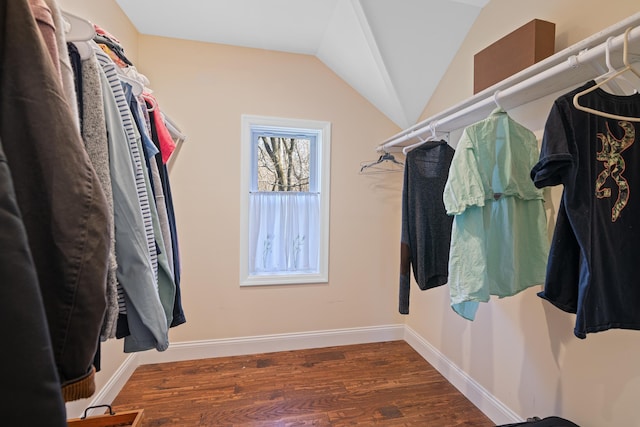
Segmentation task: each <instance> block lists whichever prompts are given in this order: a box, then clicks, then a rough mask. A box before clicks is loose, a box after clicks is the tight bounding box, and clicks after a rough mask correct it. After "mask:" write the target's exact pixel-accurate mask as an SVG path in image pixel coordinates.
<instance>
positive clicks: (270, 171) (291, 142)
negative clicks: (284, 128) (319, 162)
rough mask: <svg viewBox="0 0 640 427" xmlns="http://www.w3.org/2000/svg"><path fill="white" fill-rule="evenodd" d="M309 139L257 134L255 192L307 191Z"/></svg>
mask: <svg viewBox="0 0 640 427" xmlns="http://www.w3.org/2000/svg"><path fill="white" fill-rule="evenodd" d="M310 151H311V141H310V140H309V139H302V138H291V137H282V136H269V135H260V136H258V150H257V154H258V170H257V173H258V176H257V178H258V191H295V192H308V191H309V171H310V163H309V154H310Z"/></svg>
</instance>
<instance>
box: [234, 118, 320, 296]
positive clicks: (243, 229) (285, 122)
mask: <svg viewBox="0 0 640 427" xmlns="http://www.w3.org/2000/svg"><path fill="white" fill-rule="evenodd" d="M241 126H242V127H241V153H240V160H241V166H240V286H262V285H292V284H305V283H327V282H328V281H329V195H330V194H331V192H330V183H331V180H330V176H331V173H330V172H331V171H330V159H331V123H330V122H325V121H318V120H302V119H287V118H279V117H265V116H254V115H246V114H243V115H242V117H241ZM253 126H275V127H285V128H299V129H310V130H314V131H317V132H319V136H318V144H320V153H319V156H318V170H319V171H320V175H321V176H320V182H319V183H318V186H319V190H320V218H321V222H320V248H319V256H320V262H319V264H320V265H319V272H318V273H314V274H305V273H283V274H273V275H259V276H251V275H249V258H248V250H249V189H250V188H251V183H250V177H251V170H250V167H251V153H252V150H251V144H252V140H251V128H252V127H253Z"/></svg>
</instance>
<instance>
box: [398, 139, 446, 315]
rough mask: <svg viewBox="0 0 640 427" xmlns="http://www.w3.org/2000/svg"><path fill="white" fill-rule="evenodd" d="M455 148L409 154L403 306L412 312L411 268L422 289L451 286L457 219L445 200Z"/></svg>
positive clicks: (435, 146) (428, 146)
mask: <svg viewBox="0 0 640 427" xmlns="http://www.w3.org/2000/svg"><path fill="white" fill-rule="evenodd" d="M454 152H455V151H454V149H453V148H451V146H449V145H448V144H447V142H446V141H430V142H426V143H425V144H423V145H421V146H420V147H418V148H416V149H414V150H411V151H410V152H409V153H407V158H406V160H405V164H404V187H403V190H402V238H401V240H400V304H399V311H400V313H402V314H408V313H409V291H410V288H411V286H410V273H409V270H410V267H411V266H412V267H413V277H414V278H415V280H416V283H417V284H418V286H419V287H420V289H422V290H426V289H431V288H434V287H436V286H441V285H444V284H445V283H447V279H448V274H449V272H448V268H449V246H450V244H451V226H452V224H453V217H452V216H449V215H447V212H446V209H445V207H444V202H443V200H442V194H443V192H444V186H445V184H446V183H447V178H448V177H449V166H450V165H451V160H452V159H453V154H454Z"/></svg>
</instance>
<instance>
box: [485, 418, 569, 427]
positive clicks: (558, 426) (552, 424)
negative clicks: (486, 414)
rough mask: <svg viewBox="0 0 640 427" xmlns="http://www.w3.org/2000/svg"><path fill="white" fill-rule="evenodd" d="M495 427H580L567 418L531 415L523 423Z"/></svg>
mask: <svg viewBox="0 0 640 427" xmlns="http://www.w3.org/2000/svg"><path fill="white" fill-rule="evenodd" d="M496 427H580V426H579V425H578V424H576V423H572V422H571V421H569V420H565V419H564V418H560V417H546V418H542V419H540V418H538V417H533V418H529V419H527V421H525V422H523V423H515V424H504V425H501V426H496Z"/></svg>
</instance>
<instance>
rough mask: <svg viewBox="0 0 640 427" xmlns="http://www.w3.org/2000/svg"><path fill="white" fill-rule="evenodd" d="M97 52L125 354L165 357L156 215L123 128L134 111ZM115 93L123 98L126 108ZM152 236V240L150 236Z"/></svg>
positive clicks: (134, 146)
mask: <svg viewBox="0 0 640 427" xmlns="http://www.w3.org/2000/svg"><path fill="white" fill-rule="evenodd" d="M94 52H95V53H96V55H97V59H98V62H99V63H100V65H101V66H102V68H101V73H100V78H101V82H102V92H103V100H104V103H105V104H104V109H105V118H106V121H107V129H108V133H107V134H108V136H109V158H110V170H111V182H112V186H113V201H114V210H115V215H114V217H115V235H116V258H117V261H118V270H117V275H118V284H119V286H120V287H121V288H122V289H123V291H124V292H123V293H122V296H123V298H124V301H123V302H124V304H123V305H122V306H121V307H120V315H121V316H122V315H124V314H126V317H127V321H126V324H127V327H128V332H130V333H128V334H127V335H126V338H125V352H131V351H142V350H148V349H150V348H156V349H157V350H158V351H164V350H166V349H167V348H168V347H169V339H168V326H167V319H166V318H165V315H164V311H163V309H162V304H161V302H160V297H159V295H158V292H157V289H156V286H157V273H156V271H157V270H155V268H156V267H154V265H153V262H152V259H151V253H150V246H151V245H153V249H154V252H155V248H156V246H155V240H154V236H153V224H152V223H151V214H150V211H149V210H148V209H149V206H148V204H147V214H146V217H145V214H143V211H142V207H141V202H140V197H141V194H140V193H141V192H144V195H145V196H146V197H147V203H148V194H147V193H146V185H145V183H144V175H143V172H142V170H141V169H140V168H141V163H140V157H139V156H140V153H139V151H137V154H138V160H137V161H136V158H135V157H134V155H135V152H134V149H136V150H137V148H138V147H137V144H136V143H135V141H133V143H131V141H130V140H129V139H128V135H127V132H126V131H125V127H124V124H123V118H122V117H123V116H122V113H123V111H124V109H127V111H128V106H127V105H126V100H125V98H124V94H123V92H122V86H121V84H120V81H119V80H118V77H117V75H116V74H115V71H114V69H113V67H114V66H115V65H113V62H112V61H111V60H110V59H109V57H108V56H107V55H106V54H105V53H104V52H102V50H100V49H99V48H98V47H97V46H96V47H94ZM107 72H108V73H109V76H107V74H106V73H107ZM115 93H118V94H119V96H118V98H119V99H120V100H121V102H120V104H119V103H118V100H117V99H118V98H116V95H115ZM147 223H148V226H147ZM149 231H150V232H151V235H149V234H148V233H149ZM156 260H157V258H156ZM156 265H157V264H156Z"/></svg>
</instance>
